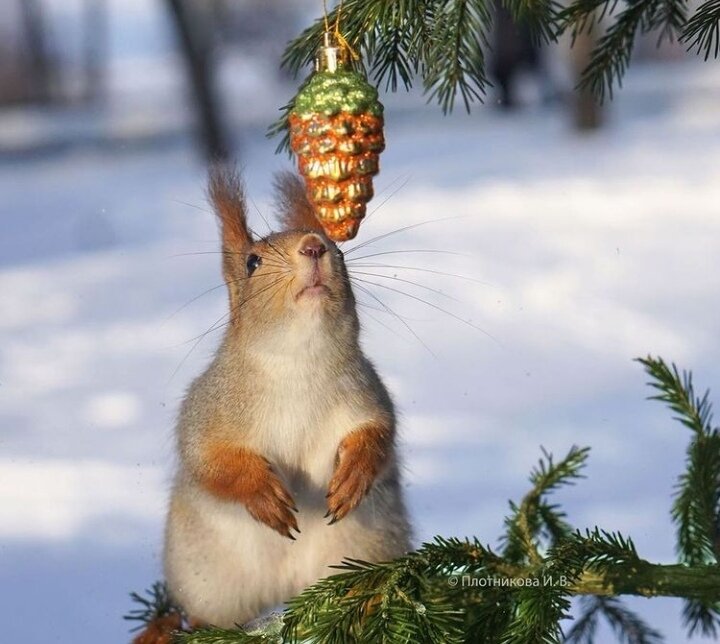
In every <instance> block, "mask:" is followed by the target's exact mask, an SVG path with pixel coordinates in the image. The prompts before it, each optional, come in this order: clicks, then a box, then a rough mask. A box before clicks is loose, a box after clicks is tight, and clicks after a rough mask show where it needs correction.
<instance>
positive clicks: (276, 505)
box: [245, 463, 300, 540]
mask: <svg viewBox="0 0 720 644" xmlns="http://www.w3.org/2000/svg"><path fill="white" fill-rule="evenodd" d="M245 507H246V508H247V510H248V512H249V513H250V515H251V516H252V517H253V518H254V519H257V520H258V521H261V522H262V523H264V524H265V525H267V526H269V527H270V528H272V529H273V530H275V531H276V532H279V533H280V534H281V535H282V536H283V537H288V538H289V539H293V540H295V537H294V536H293V534H292V532H291V530H295V531H296V532H300V529H299V528H298V524H297V519H296V518H295V512H297V511H298V510H297V508H296V507H295V501H293V498H292V497H291V496H290V493H289V492H288V491H287V490H286V489H285V486H284V485H283V483H282V481H281V480H280V479H279V477H278V476H277V474H275V472H273V471H272V468H271V467H270V464H269V463H268V464H267V468H266V469H265V471H264V472H263V473H262V474H261V475H259V476H258V480H257V481H256V486H255V490H254V493H253V494H250V495H248V498H247V499H246V500H245Z"/></svg>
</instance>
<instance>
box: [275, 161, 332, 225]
mask: <svg viewBox="0 0 720 644" xmlns="http://www.w3.org/2000/svg"><path fill="white" fill-rule="evenodd" d="M274 185H275V193H276V203H277V207H278V210H279V212H280V223H281V225H282V228H283V230H311V231H317V232H322V229H323V228H322V226H321V224H320V222H319V221H318V218H317V217H316V216H315V209H314V208H313V207H312V205H311V203H310V201H309V200H308V198H307V194H306V192H305V186H304V184H303V182H302V180H301V179H300V178H299V177H298V176H297V175H295V174H293V173H292V172H281V173H279V174H277V175H276V176H275V182H274Z"/></svg>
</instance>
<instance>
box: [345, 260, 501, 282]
mask: <svg viewBox="0 0 720 644" xmlns="http://www.w3.org/2000/svg"><path fill="white" fill-rule="evenodd" d="M355 266H358V267H361V268H387V269H388V270H394V269H401V270H404V271H418V272H420V273H430V274H433V275H442V276H443V277H456V278H457V279H461V280H467V281H469V282H474V283H475V284H482V285H483V286H493V285H492V284H491V283H490V282H484V281H482V280H479V279H477V278H475V277H470V276H469V275H460V274H458V273H447V272H445V271H438V270H433V269H430V268H421V267H420V266H403V265H398V264H376V263H367V264H353V268H354V267H355Z"/></svg>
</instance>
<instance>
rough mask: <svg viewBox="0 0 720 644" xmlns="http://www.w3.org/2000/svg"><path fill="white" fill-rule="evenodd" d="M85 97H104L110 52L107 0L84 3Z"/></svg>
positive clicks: (89, 0) (87, 0) (91, 98)
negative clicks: (108, 54)
mask: <svg viewBox="0 0 720 644" xmlns="http://www.w3.org/2000/svg"><path fill="white" fill-rule="evenodd" d="M82 19H83V35H84V41H83V66H84V68H85V69H84V72H85V79H84V88H83V93H84V98H85V99H87V100H93V99H99V98H103V97H104V95H105V89H106V88H105V71H106V68H107V53H108V10H107V0H85V2H84V5H83V16H82Z"/></svg>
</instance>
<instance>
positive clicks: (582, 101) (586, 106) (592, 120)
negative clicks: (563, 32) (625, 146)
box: [570, 29, 603, 131]
mask: <svg viewBox="0 0 720 644" xmlns="http://www.w3.org/2000/svg"><path fill="white" fill-rule="evenodd" d="M596 42H597V37H596V29H592V30H591V31H590V32H589V33H588V32H585V31H584V32H582V33H579V34H578V36H577V38H576V39H575V44H574V45H573V47H572V49H571V50H570V59H571V63H572V71H573V78H574V80H575V84H576V85H577V84H578V83H579V82H580V79H581V77H582V73H583V70H584V69H585V68H586V67H587V66H588V64H589V63H590V55H591V54H592V50H593V48H594V47H595V43H596ZM572 101H573V120H574V123H575V127H576V128H577V129H578V130H582V131H590V130H596V129H597V128H599V127H600V126H601V125H602V122H603V113H602V106H601V105H600V103H599V102H598V100H597V99H596V98H595V96H593V93H592V92H591V91H590V90H589V89H588V88H584V87H583V88H581V89H576V90H575V91H574V92H573V98H572Z"/></svg>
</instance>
